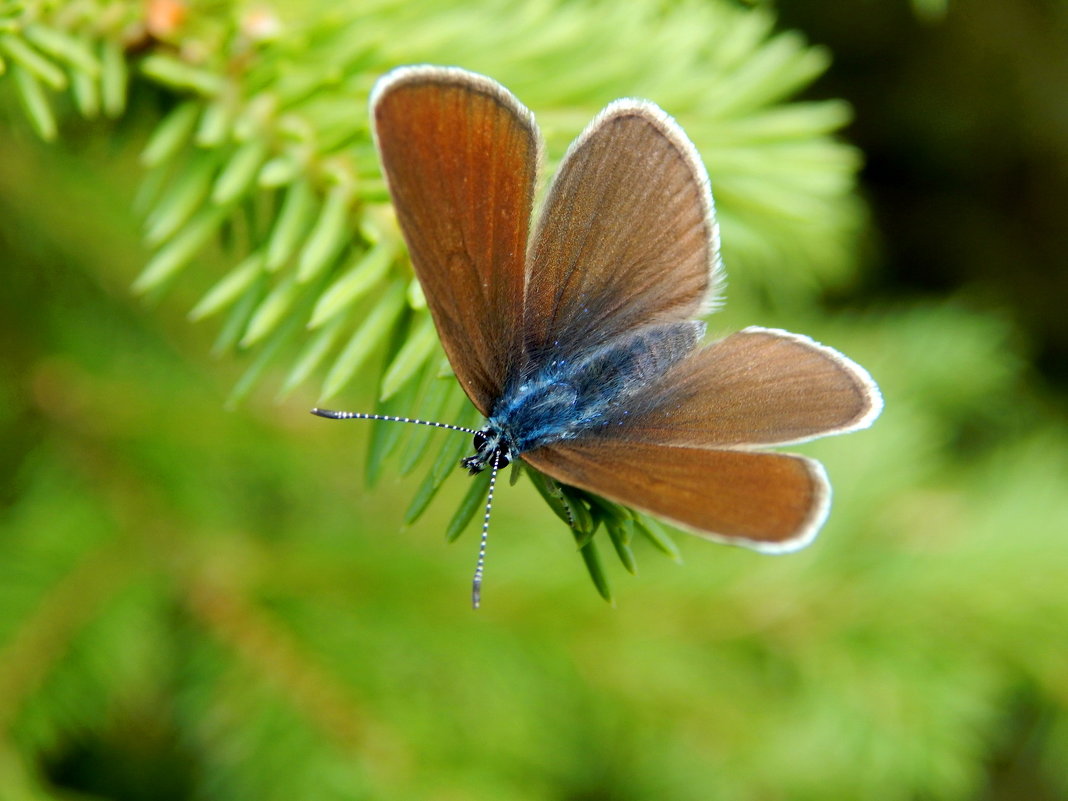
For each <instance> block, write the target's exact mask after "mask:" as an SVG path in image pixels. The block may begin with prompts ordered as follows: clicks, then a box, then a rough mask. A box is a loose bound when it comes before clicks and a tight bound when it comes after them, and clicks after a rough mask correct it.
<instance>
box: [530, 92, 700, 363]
mask: <svg viewBox="0 0 1068 801" xmlns="http://www.w3.org/2000/svg"><path fill="white" fill-rule="evenodd" d="M717 249H718V239H717V231H716V224H715V220H714V216H713V207H712V195H711V193H710V190H709V185H708V176H707V173H706V172H705V169H704V166H703V165H702V164H701V161H700V157H699V156H698V155H697V152H696V151H695V150H694V148H693V145H692V144H690V142H689V140H688V139H687V138H686V135H685V134H684V133H683V132H682V130H681V129H680V128H679V127H678V125H677V124H675V122H674V121H673V120H672V119H671V118H670V117H668V116H667V115H666V114H665V113H664V112H663V111H661V110H660V109H659V108H657V107H656V106H655V105H653V104H651V103H647V102H643V101H636V100H620V101H616V102H615V103H612V104H611V105H609V106H608V107H607V108H606V109H605V110H604V111H603V112H602V113H601V114H600V115H599V116H598V117H597V119H595V120H594V121H593V122H592V123H591V124H590V127H589V128H587V130H586V132H585V133H584V134H583V135H582V136H580V137H579V138H578V139H577V140H576V141H575V143H574V144H573V145H572V146H571V149H570V150H569V151H568V154H567V155H566V156H565V158H564V161H563V163H562V164H561V166H560V169H559V171H558V173H557V175H556V177H555V179H554V180H553V183H552V186H551V187H550V189H549V193H548V196H547V198H546V201H545V205H544V208H543V210H542V212H541V217H540V219H539V222H538V227H537V230H536V232H535V234H534V239H533V241H532V243H531V249H530V270H529V278H528V285H527V295H526V312H525V317H524V330H525V345H526V349H527V352H528V354H529V355H530V358H531V360H532V361H534V362H541V363H544V362H545V361H546V360H548V359H551V358H552V356H553V355H555V354H560V353H562V354H571V353H574V352H576V351H580V350H584V349H588V348H593V347H596V346H598V345H600V344H603V343H604V342H605V341H607V340H609V339H611V338H613V337H615V336H618V335H620V334H622V333H624V332H628V331H632V330H634V329H635V328H638V327H640V326H643V325H649V324H653V323H667V322H679V321H684V320H690V319H692V318H694V317H695V316H697V315H698V314H699V313H700V312H701V311H702V309H703V307H704V306H705V305H706V301H707V299H708V298H709V296H710V294H711V293H712V292H714V290H715V288H716V287H715V282H716V278H717V267H718V254H717Z"/></svg>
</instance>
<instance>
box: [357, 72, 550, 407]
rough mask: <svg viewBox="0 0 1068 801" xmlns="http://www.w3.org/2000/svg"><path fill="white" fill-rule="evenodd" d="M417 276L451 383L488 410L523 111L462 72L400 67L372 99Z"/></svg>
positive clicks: (519, 192) (526, 218)
mask: <svg viewBox="0 0 1068 801" xmlns="http://www.w3.org/2000/svg"><path fill="white" fill-rule="evenodd" d="M371 110H372V116H373V119H374V125H375V134H376V141H377V144H378V149H379V153H380V156H381V159H382V165H383V168H384V170H385V175H386V179H387V181H388V184H389V189H390V194H391V196H392V198H393V205H394V208H395V209H396V213H397V219H398V221H399V223H400V227H401V231H402V232H403V234H404V239H405V241H406V242H407V243H408V249H409V251H410V253H411V257H412V264H413V265H414V267H415V273H416V276H417V277H418V278H419V282H420V283H421V284H422V287H423V291H424V294H425V295H426V300H427V305H428V306H429V307H430V311H431V314H432V315H433V317H434V323H435V325H436V326H437V329H438V335H439V336H440V338H441V342H442V345H443V346H444V348H445V352H446V354H447V355H448V357H449V362H450V363H451V364H452V367H453V370H454V371H455V372H456V377H457V378H458V379H459V381H460V384H461V385H462V386H463V388H464V391H465V392H467V395H468V397H469V398H471V400H472V402H473V403H474V404H475V406H477V407H478V409H479V411H481V412H482V413H483V414H488V413H489V410H490V407H491V406H492V404H493V401H494V400H495V399H496V398H497V397H498V396H499V395H500V393H501V389H502V386H503V383H504V380H505V376H506V375H507V374H508V373H509V371H510V370H511V369H512V365H513V363H514V361H515V359H516V357H517V354H518V348H519V342H518V340H519V336H520V335H519V331H520V329H521V321H522V315H523V291H524V282H525V278H524V271H525V258H526V247H527V235H528V230H529V225H530V214H531V206H532V203H533V197H534V187H535V181H536V176H537V168H538V161H539V153H540V140H539V134H538V130H537V127H536V125H535V123H534V118H533V116H532V115H531V113H530V111H529V110H528V109H526V108H525V107H524V106H523V105H522V104H521V103H520V102H519V101H518V100H516V99H515V97H513V96H512V95H511V94H510V93H509V92H508V91H507V90H506V89H504V88H503V87H502V86H501V85H500V84H498V83H496V82H495V81H492V80H490V79H489V78H485V77H483V76H480V75H476V74H474V73H470V72H467V71H466V70H460V69H451V68H442V67H404V68H401V69H397V70H394V71H393V72H390V73H389V74H388V75H386V76H385V77H383V78H382V79H381V80H380V81H379V83H378V84H377V85H376V87H375V90H374V92H373V93H372V98H371Z"/></svg>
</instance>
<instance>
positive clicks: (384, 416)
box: [311, 408, 478, 434]
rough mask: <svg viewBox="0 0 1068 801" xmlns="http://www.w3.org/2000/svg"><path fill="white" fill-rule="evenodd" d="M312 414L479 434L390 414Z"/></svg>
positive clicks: (324, 411) (328, 411)
mask: <svg viewBox="0 0 1068 801" xmlns="http://www.w3.org/2000/svg"><path fill="white" fill-rule="evenodd" d="M311 413H312V414H317V415H319V417H329V418H330V419H331V420H384V421H386V422H387V423H415V424H416V425H420V426H434V427H435V428H447V429H449V431H462V432H463V433H465V434H477V433H478V431H477V430H476V429H474V428H465V427H464V426H454V425H452V424H451V423H435V422H434V421H432V420H416V419H415V418H412V417H393V416H391V415H388V414H364V413H363V412H335V411H333V410H332V409H319V408H315V409H312V410H311Z"/></svg>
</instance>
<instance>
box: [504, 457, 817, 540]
mask: <svg viewBox="0 0 1068 801" xmlns="http://www.w3.org/2000/svg"><path fill="white" fill-rule="evenodd" d="M523 458H524V459H525V460H526V461H528V462H529V463H530V464H531V465H532V466H533V467H535V468H536V469H538V470H541V471H542V472H544V473H547V474H548V475H550V476H552V477H553V478H555V479H557V480H559V481H562V482H563V483H565V484H570V485H572V486H575V487H580V488H582V489H585V490H589V491H590V492H594V493H597V494H598V495H603V496H604V497H606V498H609V499H611V500H613V501H616V502H618V503H621V504H624V505H626V506H630V507H633V508H636V509H640V510H642V511H644V512H649V513H651V514H653V515H656V516H657V517H661V518H664V519H666V520H668V521H670V522H672V523H674V524H676V525H678V526H680V527H682V528H685V529H688V530H690V531H692V532H693V533H695V534H697V535H699V536H701V537H705V538H706V539H710V540H714V541H716V542H723V543H727V544H732V545H744V546H746V547H749V548H753V549H755V550H759V551H764V552H767V553H782V552H786V551H792V550H796V549H798V548H802V547H804V546H805V545H807V544H808V543H809V542H810V541H811V540H812V538H813V537H814V536H815V535H816V532H818V531H819V528H820V526H821V525H823V521H824V519H825V518H826V517H827V512H828V509H829V506H830V493H831V490H830V485H829V484H828V482H827V477H826V474H825V473H824V471H823V468H822V467H821V466H820V464H819V463H818V462H815V461H812V460H811V459H806V458H804V457H801V456H792V455H789V454H781V453H754V452H751V451H730V450H708V449H704V448H689V447H677V446H668V445H653V444H647V443H631V442H624V441H622V440H608V439H600V440H584V441H574V442H568V443H563V444H558V445H552V446H548V447H544V448H538V449H536V450H533V451H530V452H529V453H525V454H523Z"/></svg>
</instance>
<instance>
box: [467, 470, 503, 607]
mask: <svg viewBox="0 0 1068 801" xmlns="http://www.w3.org/2000/svg"><path fill="white" fill-rule="evenodd" d="M500 458H501V455H500V452H497V453H494V454H493V468H492V469H491V470H490V485H489V496H488V497H487V498H486V514H485V516H484V517H483V518H482V539H481V540H480V541H479V543H478V564H476V565H475V578H474V580H473V581H472V582H471V608H472V609H478V605H479V604H480V603H481V602H482V569H483V568H484V567H485V566H486V542H487V541H488V540H489V521H490V511H492V509H493V488H494V487H495V486H497V465H498V464H499V460H500Z"/></svg>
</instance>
